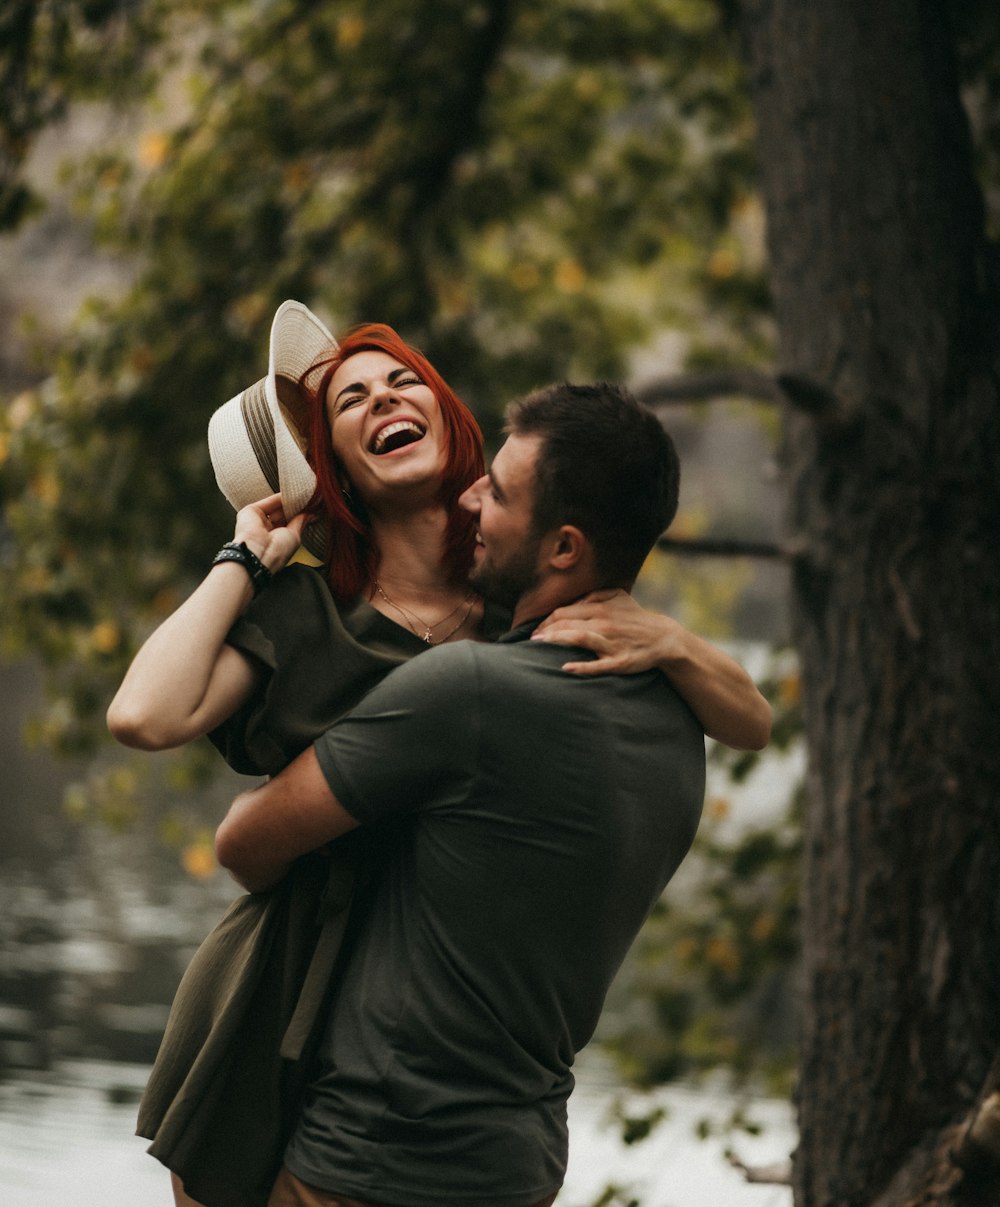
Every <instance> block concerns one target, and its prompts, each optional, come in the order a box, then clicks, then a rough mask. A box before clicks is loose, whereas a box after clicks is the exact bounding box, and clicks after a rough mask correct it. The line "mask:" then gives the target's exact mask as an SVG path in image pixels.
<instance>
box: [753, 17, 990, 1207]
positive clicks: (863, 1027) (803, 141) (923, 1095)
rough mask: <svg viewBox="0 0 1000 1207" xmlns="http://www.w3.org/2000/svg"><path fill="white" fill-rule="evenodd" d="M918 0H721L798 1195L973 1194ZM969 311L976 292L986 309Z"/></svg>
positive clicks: (967, 249)
mask: <svg viewBox="0 0 1000 1207" xmlns="http://www.w3.org/2000/svg"><path fill="white" fill-rule="evenodd" d="M944 7H945V6H944V5H942V4H940V3H937V4H935V3H933V0H882V2H881V3H878V4H874V3H871V0H742V2H741V18H742V24H743V33H744V38H745V43H746V50H747V58H748V63H749V70H750V77H751V88H752V92H753V96H754V102H755V106H756V112H757V118H758V125H759V146H760V160H761V165H762V168H761V170H762V187H763V190H764V195H765V203H766V209H767V216H768V240H769V255H770V264H771V282H772V290H773V295H774V303H775V309H776V316H777V323H778V330H779V344H780V359H781V367H782V370H783V371H784V372H786V373H788V374H791V375H793V376H794V377H797V378H800V379H803V380H804V381H806V382H809V383H812V384H814V385H816V386H819V387H821V388H822V389H823V390H826V391H829V393H830V395H831V396H832V398H833V399H834V400H835V402H834V404H833V405H831V406H830V407H829V408H828V412H827V413H826V414H825V415H821V416H819V417H817V416H815V415H811V416H806V415H805V414H793V413H790V414H789V416H788V421H787V425H786V467H787V472H788V485H789V522H790V526H791V536H792V540H793V543H794V544H795V547H796V548H801V549H802V550H803V553H802V555H801V556H800V557H799V558H797V560H796V563H795V567H794V572H793V576H792V580H793V585H792V593H793V601H792V613H793V625H794V638H795V641H796V644H797V646H798V649H799V653H800V656H801V664H802V675H803V699H804V702H805V707H806V727H807V742H808V749H809V773H808V774H809V790H810V791H809V797H810V805H809V812H808V816H807V819H806V856H805V867H804V883H805V890H804V901H803V908H804V927H805V933H804V969H805V971H804V984H803V998H804V1001H803V1020H802V1036H801V1040H802V1064H801V1077H800V1085H799V1092H798V1106H799V1123H800V1143H799V1148H798V1151H797V1153H796V1157H795V1201H796V1203H797V1204H798V1205H799V1207H834V1205H837V1207H865V1205H874V1204H876V1203H877V1204H878V1207H900V1205H901V1204H917V1203H920V1204H959V1203H962V1204H982V1205H984V1207H985V1205H986V1204H987V1203H988V1204H991V1205H995V1204H996V1203H1000V1192H998V1189H997V1185H996V1182H995V1181H994V1180H993V1175H992V1174H990V1173H989V1172H987V1173H985V1174H982V1175H979V1176H978V1177H976V1178H973V1177H972V1176H971V1175H969V1174H967V1173H964V1172H963V1171H962V1170H961V1169H960V1168H959V1167H958V1166H957V1165H956V1164H955V1163H954V1162H953V1161H952V1160H951V1159H950V1156H949V1150H950V1148H951V1147H952V1146H953V1145H954V1144H955V1143H956V1142H957V1138H958V1135H959V1129H960V1128H961V1125H962V1122H963V1120H964V1119H965V1118H966V1117H967V1115H968V1114H969V1112H970V1109H971V1108H972V1107H973V1105H974V1104H975V1103H976V1101H977V1100H978V1099H979V1097H980V1096H981V1094H982V1093H983V1092H984V1089H985V1088H986V1087H987V1079H988V1075H989V1072H990V1069H991V1066H992V1064H993V1061H994V1058H995V1057H996V1056H997V1055H998V1053H1000V942H998V940H1000V906H998V903H1000V809H998V804H1000V799H998V798H1000V754H998V751H1000V742H998V741H997V736H996V726H997V720H998V717H1000V490H998V480H1000V430H998V429H1000V422H998V416H1000V408H998V394H1000V390H998V381H1000V375H998V368H1000V357H998V348H1000V342H998V340H997V329H996V325H995V291H994V293H993V297H992V298H991V297H990V291H991V289H992V288H993V286H992V284H991V283H990V282H988V281H987V268H986V243H985V238H984V233H983V217H982V203H981V197H980V194H979V191H978V188H977V185H976V183H975V180H974V176H973V160H972V154H971V148H970V138H969V133H968V128H967V124H966V119H965V115H964V112H963V110H962V107H961V103H960V98H959V90H958V85H957V79H956V72H955V68H954V62H953V45H952V39H951V33H950V30H949V29H948V28H947V25H946V21H945V18H944V16H943V15H942V11H941V10H942V9H943V8H944ZM991 307H993V309H991Z"/></svg>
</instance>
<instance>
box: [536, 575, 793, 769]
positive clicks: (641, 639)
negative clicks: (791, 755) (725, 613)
mask: <svg viewBox="0 0 1000 1207" xmlns="http://www.w3.org/2000/svg"><path fill="white" fill-rule="evenodd" d="M534 637H536V638H537V639H538V640H540V641H550V642H552V643H554V644H555V645H570V646H582V647H583V648H584V649H588V650H592V651H593V652H594V653H595V654H596V655H597V657H596V658H595V659H594V660H593V661H586V662H567V663H565V664H564V665H563V670H565V671H570V672H572V673H574V674H578V675H608V674H619V675H621V674H635V673H637V672H639V671H647V670H651V669H652V668H653V667H659V669H660V670H661V671H662V672H663V674H664V675H666V677H667V679H669V681H670V683H671V684H672V686H673V687H674V688H675V689H676V690H677V692H678V693H679V694H680V695H681V696H683V697H684V700H685V701H686V702H687V705H688V707H689V708H690V709H691V711H692V712H693V713H694V715H695V716H696V717H697V718H698V720H699V721H700V722H701V727H702V729H704V731H705V733H706V734H708V736H709V737H710V738H714V739H715V740H716V741H719V742H722V743H724V744H725V745H726V746H732V747H734V748H735V749H736V750H762V749H763V748H764V747H765V746H766V745H767V742H768V739H769V738H770V736H771V706H770V704H768V702H767V701H766V700H765V699H764V697H763V696H762V695H761V694H760V692H759V691H758V690H757V687H756V685H755V684H754V682H753V680H752V679H751V678H750V676H749V675H748V674H747V672H746V671H745V670H744V669H743V667H742V666H740V664H739V663H738V662H737V661H736V660H735V659H733V658H730V657H729V655H728V654H726V653H724V652H723V651H722V650H720V649H718V648H717V647H716V646H714V645H711V644H710V643H709V642H707V641H704V640H703V639H702V638H701V637H697V636H696V635H695V634H694V633H692V632H691V631H690V630H689V629H686V628H684V626H683V625H682V624H679V623H678V622H677V621H676V620H674V619H673V618H672V617H670V616H665V615H663V614H662V613H659V612H648V611H646V610H645V609H644V608H641V607H640V606H639V604H637V603H636V602H635V600H634V599H632V597H631V596H630V595H627V594H626V593H625V592H624V591H615V592H603V591H602V592H594V593H593V594H591V595H588V596H587V597H585V598H584V599H583V600H581V601H580V602H579V603H576V604H572V605H570V606H568V607H565V608H557V609H556V610H555V611H554V612H553V613H552V615H551V616H549V617H548V619H547V620H545V621H543V622H542V624H540V625H539V626H538V628H537V629H536V630H535V632H534Z"/></svg>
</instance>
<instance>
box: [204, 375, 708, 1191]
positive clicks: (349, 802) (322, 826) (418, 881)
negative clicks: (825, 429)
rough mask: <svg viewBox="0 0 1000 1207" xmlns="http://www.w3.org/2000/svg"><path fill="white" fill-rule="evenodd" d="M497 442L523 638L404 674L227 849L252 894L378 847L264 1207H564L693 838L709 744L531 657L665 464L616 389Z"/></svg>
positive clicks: (475, 501)
mask: <svg viewBox="0 0 1000 1207" xmlns="http://www.w3.org/2000/svg"><path fill="white" fill-rule="evenodd" d="M508 432H509V437H508V439H507V442H506V443H505V444H504V446H503V447H502V448H501V449H500V451H499V452H498V453H497V456H496V458H495V460H494V462H493V467H492V469H491V471H490V473H489V474H487V475H486V476H485V477H483V478H482V479H480V480H479V481H478V482H476V483H475V484H474V485H473V486H472V487H470V489H469V490H468V491H467V492H466V493H465V495H464V496H463V499H462V502H463V506H465V507H467V508H468V509H469V510H470V511H472V512H473V513H474V514H475V515H476V516H477V518H478V529H479V540H478V545H477V550H476V561H475V570H474V581H475V583H476V584H477V586H479V588H480V589H481V590H482V591H483V592H484V593H487V594H489V595H490V596H493V597H495V598H497V599H499V600H501V601H502V602H505V603H507V604H509V605H510V606H512V607H513V609H514V628H513V630H512V631H511V633H509V634H508V635H507V636H506V637H505V638H503V639H502V640H501V641H500V642H499V643H498V644H496V645H485V644H477V643H473V642H457V643H455V644H451V645H442V646H439V647H437V648H435V649H434V650H432V651H429V652H428V653H426V654H424V655H422V656H421V657H419V658H416V659H413V661H412V662H411V663H409V664H407V665H406V666H404V667H401V668H400V669H398V670H396V671H394V672H393V673H392V674H391V675H389V677H388V678H387V679H386V680H385V681H384V682H383V683H382V684H381V685H380V686H379V687H377V688H376V689H375V690H374V691H372V692H371V693H370V695H369V696H368V697H367V698H366V699H365V700H364V701H363V702H362V704H361V705H359V707H358V708H357V709H356V710H355V712H354V713H352V714H351V715H350V716H349V717H347V718H346V719H345V720H343V721H341V722H340V723H339V724H337V725H336V726H335V727H334V728H333V729H332V730H330V731H329V732H328V733H327V734H326V735H324V737H323V738H321V739H320V740H319V741H318V742H316V744H315V745H314V747H312V748H311V749H310V750H308V751H306V752H305V753H304V754H302V755H300V756H299V758H298V759H296V760H295V762H293V763H292V764H291V766H290V767H288V768H287V769H286V770H285V771H284V772H282V773H281V774H280V775H279V776H277V777H276V778H275V779H274V780H272V781H271V782H269V783H268V784H266V785H264V787H262V788H259V789H256V790H255V791H253V792H248V793H244V794H243V795H241V796H240V797H238V798H237V799H236V801H234V803H233V806H232V809H231V810H230V813H229V815H228V816H227V817H226V819H225V820H224V821H223V823H222V825H221V826H220V827H219V831H218V835H217V842H216V845H217V851H218V855H219V859H220V861H221V862H222V863H223V865H224V866H226V867H228V868H229V869H230V870H231V871H232V872H233V873H234V875H235V876H236V877H237V879H238V880H240V881H241V883H243V884H244V885H245V887H247V888H249V889H251V890H253V889H259V888H264V887H267V886H268V885H270V884H272V883H274V882H275V881H276V880H278V879H279V878H280V877H281V876H282V874H283V873H284V871H285V870H286V868H287V866H288V865H289V863H290V862H291V861H292V860H293V859H294V858H296V857H297V856H298V855H300V854H302V853H304V852H306V851H309V850H313V849H316V848H318V847H320V846H321V845H323V844H324V843H327V842H329V841H331V840H333V839H335V838H337V837H338V836H340V835H342V834H344V833H346V832H347V831H349V830H352V829H353V828H355V827H356V826H358V825H363V826H365V827H367V828H368V829H369V830H370V831H371V832H372V833H373V834H374V833H377V834H379V835H380V837H381V843H382V846H381V850H380V855H379V860H380V867H379V871H378V873H377V874H376V876H375V879H374V881H373V882H372V884H371V885H370V886H369V889H368V896H367V899H366V900H365V901H364V902H363V903H362V904H363V910H362V911H361V913H360V917H361V919H362V920H361V923H360V929H359V933H358V935H357V937H356V941H355V944H354V947H353V949H352V951H351V955H350V959H349V960H348V963H347V967H346V970H345V973H344V976H343V979H342V981H341V982H340V984H339V987H338V990H337V995H336V999H335V1001H334V1003H333V1006H332V1010H331V1018H330V1024H329V1027H328V1029H327V1033H326V1038H325V1040H324V1043H323V1047H322V1050H321V1068H320V1070H319V1073H318V1076H317V1078H316V1079H315V1081H314V1083H313V1085H312V1088H311V1092H310V1095H309V1098H308V1100H307V1102H306V1103H305V1105H304V1108H303V1111H302V1115H301V1119H300V1123H299V1126H298V1129H297V1131H296V1133H295V1135H294V1137H293V1139H292V1142H291V1144H290V1145H289V1148H288V1151H287V1154H286V1164H285V1168H284V1170H283V1171H282V1174H281V1176H280V1177H279V1179H278V1182H277V1184H276V1186H275V1190H274V1192H273V1194H272V1197H271V1204H272V1207H292V1205H295V1204H300V1205H301V1204H313V1205H315V1207H321V1205H323V1207H336V1205H340V1204H348V1205H351V1207H355V1205H356V1204H358V1203H362V1204H379V1205H382V1207H385V1205H392V1207H442V1205H448V1204H451V1205H452V1207H535V1205H536V1204H548V1203H551V1202H552V1200H553V1199H554V1198H555V1195H556V1193H557V1192H558V1189H559V1187H560V1185H561V1183H562V1179H563V1175H564V1172H565V1167H566V1155H567V1135H566V1100H567V1098H568V1097H569V1094H570V1091H571V1089H572V1086H573V1077H572V1073H571V1071H570V1070H571V1066H572V1063H573V1059H574V1056H575V1054H576V1052H577V1051H579V1049H580V1048H581V1047H582V1046H583V1045H584V1044H586V1043H587V1042H588V1040H589V1039H590V1037H591V1035H592V1033H593V1030H594V1027H595V1025H596V1023H597V1020H598V1016H599V1014H600V1010H601V1007H602V1004H603V1001H604V996H605V993H606V991H607V988H608V985H609V984H610V981H611V979H612V977H613V975H614V973H615V971H616V970H617V968H618V967H619V965H620V963H621V961H622V959H623V958H624V955H625V953H626V951H627V949H628V947H629V945H630V944H631V942H632V940H633V938H634V937H635V934H636V932H637V931H638V929H639V927H640V926H641V924H642V922H643V920H644V919H645V917H646V916H647V914H648V912H649V910H650V909H651V907H652V905H653V904H654V902H655V901H656V899H657V898H658V896H659V895H660V893H661V891H662V889H663V887H664V886H665V884H666V883H667V881H668V880H669V879H670V877H671V875H672V874H673V872H674V871H675V869H676V868H677V866H678V864H679V863H680V861H681V860H682V859H683V857H684V855H685V854H686V852H687V850H688V848H689V846H690V844H691V840H692V838H693V836H694V832H695V829H696V827H697V824H698V819H699V816H700V812H701V804H702V798H703V792H704V738H703V733H702V730H701V728H700V726H699V725H698V723H697V721H696V720H695V718H694V716H693V715H692V713H691V712H690V711H689V710H688V708H687V706H686V705H685V704H684V703H683V702H682V701H681V699H680V697H679V696H678V695H677V694H676V693H675V692H674V691H673V689H672V688H671V687H670V686H669V685H668V683H667V681H666V679H665V678H664V677H663V676H662V675H661V674H659V673H658V672H656V671H650V672H646V673H643V674H636V675H621V676H619V675H609V676H606V677H601V678H590V677H579V676H574V675H569V674H565V673H563V672H562V670H561V667H562V665H563V663H564V660H565V650H564V649H563V648H562V647H559V646H555V645H551V644H547V643H546V642H545V641H544V639H543V640H531V639H530V638H531V634H532V632H533V631H534V629H535V627H536V626H537V623H538V622H539V621H541V620H542V619H544V618H545V617H546V616H548V615H549V614H550V613H551V612H552V611H553V610H554V609H555V608H558V607H559V606H560V605H563V604H567V603H570V602H572V601H574V600H576V599H578V598H579V597H580V596H582V595H584V594H585V593H587V592H589V591H591V590H594V589H596V588H601V587H626V588H628V587H630V586H631V584H632V582H633V580H634V578H635V576H636V574H637V572H638V570H639V567H640V566H641V564H642V562H643V560H644V558H645V556H646V554H647V553H648V552H649V549H650V548H651V546H652V544H653V542H654V541H655V540H656V538H657V537H658V536H659V535H660V533H661V532H662V531H663V530H664V529H665V528H666V527H667V526H668V524H669V523H670V521H671V519H672V518H673V515H674V512H675V510H676V506H677V484H678V466H677V458H676V453H675V451H674V448H673V445H672V443H671V442H670V440H669V438H668V437H667V436H666V435H665V433H664V432H663V430H662V428H661V427H660V425H659V423H658V422H657V420H656V419H655V417H654V416H653V415H652V414H650V413H649V412H648V411H645V410H644V409H643V408H641V407H640V406H639V405H638V403H636V402H635V400H634V399H633V398H632V397H631V396H630V395H628V394H627V393H625V392H624V391H622V390H620V389H618V388H616V387H612V386H607V385H597V386H569V385H561V386H552V387H549V388H547V389H545V390H542V391H539V392H537V393H535V394H533V395H529V396H528V398H526V399H525V400H523V401H522V402H521V403H519V404H516V405H515V406H514V407H513V409H512V410H511V412H510V414H509V419H508ZM581 656H586V655H581Z"/></svg>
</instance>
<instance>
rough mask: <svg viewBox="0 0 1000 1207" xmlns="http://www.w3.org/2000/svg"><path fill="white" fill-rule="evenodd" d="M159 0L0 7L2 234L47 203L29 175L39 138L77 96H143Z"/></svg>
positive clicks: (31, 1) (49, 1)
mask: <svg viewBox="0 0 1000 1207" xmlns="http://www.w3.org/2000/svg"><path fill="white" fill-rule="evenodd" d="M157 8H158V4H157V3H155V2H153V0H132V3H131V4H130V5H127V6H126V5H124V4H122V3H121V0H7V2H6V3H5V4H4V6H3V8H2V10H0V114H2V117H0V231H2V230H5V229H11V228H14V227H16V226H18V225H19V224H20V223H21V222H23V221H25V220H26V219H28V218H29V217H31V216H32V215H33V214H36V213H37V212H38V210H39V208H40V207H41V205H42V199H41V198H39V197H38V196H37V195H36V194H35V192H34V191H33V190H32V189H31V187H30V186H29V185H28V184H27V183H26V182H25V180H24V178H23V173H22V168H23V165H24V162H25V159H26V157H27V155H28V152H29V151H30V149H31V145H32V141H33V139H34V138H35V136H36V135H37V134H38V133H39V132H40V131H41V130H43V129H44V128H45V127H46V126H48V125H50V124H51V123H53V122H54V121H56V120H58V119H59V118H61V117H63V116H64V115H65V113H66V111H67V108H68V106H69V105H70V103H71V102H72V101H73V100H75V99H81V98H87V97H92V96H101V95H103V94H105V93H106V92H107V90H108V89H114V91H115V92H116V94H117V97H118V99H119V100H120V101H122V100H125V99H126V97H128V98H135V97H139V96H142V95H143V93H144V91H145V90H146V88H147V87H148V86H149V85H150V83H151V80H150V78H149V77H148V76H147V75H146V73H145V72H144V71H143V70H142V64H143V60H144V57H145V55H146V54H147V53H148V52H149V50H150V49H151V48H152V46H153V45H154V44H155V41H156V28H157V21H156V11H157Z"/></svg>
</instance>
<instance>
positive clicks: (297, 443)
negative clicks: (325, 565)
mask: <svg viewBox="0 0 1000 1207" xmlns="http://www.w3.org/2000/svg"><path fill="white" fill-rule="evenodd" d="M336 352H337V341H336V340H335V339H334V338H333V335H332V334H331V333H330V332H329V331H328V330H327V328H326V327H325V326H324V325H323V323H321V322H320V320H319V319H318V318H317V317H316V316H315V315H314V314H313V313H312V311H310V310H309V309H308V308H307V307H306V306H303V305H302V303H301V302H295V301H287V302H283V303H282V304H281V306H279V307H278V310H277V312H276V313H275V316H274V320H273V321H272V323H271V338H270V348H269V364H268V375H267V377H265V378H262V379H261V380H260V381H257V382H254V384H253V385H252V386H249V387H248V388H247V389H245V390H243V391H242V392H241V393H240V394H237V395H236V397H235V398H231V399H230V400H229V401H228V402H226V403H224V404H223V405H222V406H221V407H219V408H218V410H217V411H216V412H215V413H214V414H213V415H212V418H211V419H210V421H209V425H208V447H209V456H210V457H211V461H212V467H213V469H214V471H215V478H216V481H217V483H218V485H219V489H220V490H221V491H222V493H223V495H225V497H226V499H227V500H228V501H229V503H230V504H231V505H232V506H233V507H234V508H235V509H236V510H237V511H239V510H240V509H241V508H242V507H246V506H248V505H249V504H250V503H255V502H257V500H258V499H262V498H264V497H265V496H266V495H269V494H274V493H278V492H280V494H281V500H282V507H283V509H284V512H285V515H286V517H288V518H291V517H292V516H294V515H298V514H299V513H300V512H302V511H303V510H304V509H305V508H306V506H307V505H308V504H309V501H310V500H311V499H312V497H313V495H314V494H315V491H316V476H315V474H314V473H313V471H312V469H311V467H310V465H309V463H308V461H307V459H306V453H307V449H308V432H307V430H306V426H307V423H308V417H309V404H308V400H307V398H306V396H305V395H304V393H303V392H302V389H301V388H300V385H299V382H300V381H302V380H304V379H306V378H307V376H308V374H309V372H310V370H314V369H317V367H320V368H321V367H322V365H323V363H324V362H328V361H329V359H330V358H331V357H333V356H334V355H335V354H336ZM326 528H327V525H326V523H325V521H316V522H313V523H311V524H308V525H307V526H306V528H305V531H304V533H303V538H302V543H303V545H305V547H306V548H307V549H308V550H309V552H310V553H311V554H313V556H314V557H317V558H319V559H320V560H323V559H324V557H325V554H326V547H327V532H326Z"/></svg>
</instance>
